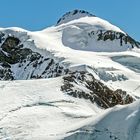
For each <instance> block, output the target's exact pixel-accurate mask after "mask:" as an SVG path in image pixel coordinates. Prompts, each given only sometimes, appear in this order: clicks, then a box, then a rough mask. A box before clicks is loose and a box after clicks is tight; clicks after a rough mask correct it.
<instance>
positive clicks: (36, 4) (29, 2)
mask: <svg viewBox="0 0 140 140" xmlns="http://www.w3.org/2000/svg"><path fill="white" fill-rule="evenodd" d="M74 9H82V10H86V11H89V12H91V13H93V14H95V15H96V16H99V17H101V18H104V19H106V20H108V21H110V22H111V23H113V24H115V25H117V26H119V27H120V28H121V29H123V30H124V31H126V32H127V33H128V34H129V35H130V36H132V37H134V38H135V39H137V40H139V41H140V28H139V26H140V0H1V1H0V14H1V15H0V27H11V26H17V27H22V28H25V29H28V30H41V29H44V28H46V27H48V26H50V25H54V24H55V23H56V21H57V20H58V19H59V18H60V17H61V16H62V15H63V14H64V13H66V12H68V11H71V10H74Z"/></svg>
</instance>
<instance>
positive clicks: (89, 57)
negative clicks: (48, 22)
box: [0, 10, 140, 140]
mask: <svg viewBox="0 0 140 140" xmlns="http://www.w3.org/2000/svg"><path fill="white" fill-rule="evenodd" d="M139 48H140V43H139V42H137V41H135V40H134V39H133V38H131V37H130V36H129V35H128V34H127V33H125V32H124V31H122V30H121V29H120V28H118V27H116V26H115V25H112V24H111V23H109V22H108V21H106V20H103V19H101V18H99V17H96V16H95V15H93V14H90V13H89V12H86V11H83V10H74V11H71V12H68V13H66V14H65V15H64V16H62V17H61V18H60V19H59V20H58V22H57V24H56V25H55V26H52V27H49V28H46V29H44V30H42V31H36V32H31V31H27V30H24V29H21V28H16V27H13V28H0V80H1V81H0V100H1V102H0V139H2V140H6V139H8V140H18V139H26V140H32V139H36V140H38V139H39V140H46V139H66V140H81V139H83V140H84V139H85V140H88V139H89V140H93V139H95V140H102V139H104V140H129V139H130V140H132V139H134V140H139V137H140V126H139V123H140V122H139V113H140V112H139V110H140V109H139V104H140V101H139V98H140V82H139V79H140V49H139ZM23 118H24V119H23Z"/></svg>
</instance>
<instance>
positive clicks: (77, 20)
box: [55, 10, 140, 52]
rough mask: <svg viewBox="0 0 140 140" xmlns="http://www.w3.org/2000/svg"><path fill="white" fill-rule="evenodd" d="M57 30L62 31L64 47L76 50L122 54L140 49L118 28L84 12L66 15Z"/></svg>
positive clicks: (79, 11)
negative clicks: (121, 52)
mask: <svg viewBox="0 0 140 140" xmlns="http://www.w3.org/2000/svg"><path fill="white" fill-rule="evenodd" d="M55 29H56V30H58V31H59V32H60V31H61V33H62V43H63V44H64V46H68V47H70V48H72V49H75V50H84V51H95V52H120V51H126V50H129V49H132V48H134V47H140V44H139V43H138V42H137V41H135V40H134V39H133V38H131V37H130V36H129V35H127V34H126V33H125V32H124V31H122V30H121V29H120V28H118V27H117V26H115V25H112V24H111V23H109V22H108V21H106V20H103V19H101V18H99V17H96V16H93V15H91V14H89V13H88V12H85V11H82V10H75V11H72V12H68V13H66V14H65V15H64V16H63V17H62V18H60V20H59V21H58V23H57V26H56V27H55Z"/></svg>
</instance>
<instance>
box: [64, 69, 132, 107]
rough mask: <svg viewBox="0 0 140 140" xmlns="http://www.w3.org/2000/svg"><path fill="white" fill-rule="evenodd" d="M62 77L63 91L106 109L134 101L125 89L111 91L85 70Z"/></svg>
mask: <svg viewBox="0 0 140 140" xmlns="http://www.w3.org/2000/svg"><path fill="white" fill-rule="evenodd" d="M63 79H64V85H63V86H61V90H62V91H63V92H65V93H67V94H68V95H71V96H73V97H75V98H84V99H86V100H90V101H91V102H93V103H96V104H97V105H98V106H100V107H101V108H105V109H106V108H109V107H113V106H115V105H117V104H120V105H124V104H129V103H132V102H133V101H134V99H133V98H132V97H131V96H130V95H128V94H127V93H126V92H125V91H122V90H121V89H118V90H116V91H113V90H112V89H110V88H108V87H107V86H105V85H104V84H103V83H101V82H100V81H98V80H96V79H95V78H94V77H93V75H91V74H90V73H87V72H78V71H77V72H74V73H70V74H69V75H67V76H64V78H63ZM75 84H76V85H77V86H75ZM78 87H82V88H78ZM83 89H84V90H83Z"/></svg>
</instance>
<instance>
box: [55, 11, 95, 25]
mask: <svg viewBox="0 0 140 140" xmlns="http://www.w3.org/2000/svg"><path fill="white" fill-rule="evenodd" d="M86 16H88V17H94V16H95V15H93V14H90V13H89V12H87V11H84V10H74V11H71V12H67V13H66V14H64V15H63V16H62V17H61V18H60V19H59V20H58V21H57V25H60V24H63V23H67V22H69V21H72V20H75V19H79V18H81V17H86Z"/></svg>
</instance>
